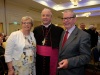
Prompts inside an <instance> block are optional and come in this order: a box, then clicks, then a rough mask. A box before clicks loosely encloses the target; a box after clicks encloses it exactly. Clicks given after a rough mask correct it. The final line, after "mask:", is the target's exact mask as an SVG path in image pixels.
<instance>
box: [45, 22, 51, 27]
mask: <svg viewBox="0 0 100 75" xmlns="http://www.w3.org/2000/svg"><path fill="white" fill-rule="evenodd" d="M50 25H51V23H50V24H48V25H43V26H45V27H46V28H48V27H49V26H50Z"/></svg>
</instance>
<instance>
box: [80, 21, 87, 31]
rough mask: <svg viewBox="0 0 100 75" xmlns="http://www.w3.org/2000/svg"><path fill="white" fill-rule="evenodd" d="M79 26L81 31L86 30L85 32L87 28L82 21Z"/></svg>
mask: <svg viewBox="0 0 100 75" xmlns="http://www.w3.org/2000/svg"><path fill="white" fill-rule="evenodd" d="M80 28H81V29H82V30H83V31H86V32H87V30H86V29H85V24H84V23H81V24H80Z"/></svg>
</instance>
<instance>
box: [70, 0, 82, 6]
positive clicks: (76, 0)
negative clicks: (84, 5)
mask: <svg viewBox="0 0 100 75" xmlns="http://www.w3.org/2000/svg"><path fill="white" fill-rule="evenodd" d="M70 1H71V3H72V4H73V5H74V6H77V5H78V2H79V1H81V0H70Z"/></svg>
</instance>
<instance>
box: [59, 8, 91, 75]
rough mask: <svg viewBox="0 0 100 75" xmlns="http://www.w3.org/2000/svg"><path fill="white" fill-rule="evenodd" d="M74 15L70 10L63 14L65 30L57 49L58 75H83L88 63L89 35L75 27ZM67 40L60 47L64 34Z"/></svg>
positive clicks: (89, 53) (89, 51)
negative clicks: (66, 33)
mask: <svg viewBox="0 0 100 75" xmlns="http://www.w3.org/2000/svg"><path fill="white" fill-rule="evenodd" d="M75 22H76V15H75V13H74V12H73V11H72V10H65V11H64V13H63V24H64V26H65V28H66V30H65V31H64V32H63V33H62V36H61V41H60V46H59V47H60V49H59V61H58V73H57V74H58V75H85V69H84V66H85V65H86V64H87V63H88V62H89V61H90V55H91V50H90V35H89V34H88V33H86V32H84V31H83V30H80V29H79V28H78V27H77V26H76V25H75ZM66 31H68V35H67V40H66V42H65V43H64V45H63V46H62V42H63V39H64V36H65V32H66Z"/></svg>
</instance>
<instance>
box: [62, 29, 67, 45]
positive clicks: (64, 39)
mask: <svg viewBox="0 0 100 75" xmlns="http://www.w3.org/2000/svg"><path fill="white" fill-rule="evenodd" d="M67 37H68V31H66V32H65V35H64V38H63V42H62V47H63V46H64V44H65V42H66V41H67Z"/></svg>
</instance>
